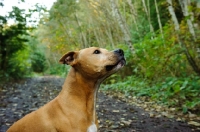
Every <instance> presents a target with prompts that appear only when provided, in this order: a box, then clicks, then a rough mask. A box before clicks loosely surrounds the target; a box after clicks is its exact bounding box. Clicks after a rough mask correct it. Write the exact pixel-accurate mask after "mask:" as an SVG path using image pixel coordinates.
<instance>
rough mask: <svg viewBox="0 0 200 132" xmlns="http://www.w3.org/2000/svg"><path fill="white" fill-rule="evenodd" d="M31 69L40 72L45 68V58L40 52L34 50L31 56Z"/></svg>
mask: <svg viewBox="0 0 200 132" xmlns="http://www.w3.org/2000/svg"><path fill="white" fill-rule="evenodd" d="M31 59H32V60H31V64H32V69H33V71H34V72H37V73H41V72H44V71H45V69H46V58H45V56H44V55H43V54H42V53H39V52H35V53H34V54H33V55H32V58H31Z"/></svg>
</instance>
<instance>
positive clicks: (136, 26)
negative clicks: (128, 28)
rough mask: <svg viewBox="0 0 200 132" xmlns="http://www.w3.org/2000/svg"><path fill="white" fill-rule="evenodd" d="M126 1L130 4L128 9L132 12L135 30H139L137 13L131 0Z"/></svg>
mask: <svg viewBox="0 0 200 132" xmlns="http://www.w3.org/2000/svg"><path fill="white" fill-rule="evenodd" d="M127 2H128V4H129V6H130V11H131V14H132V18H133V22H134V24H135V28H136V31H139V29H138V25H137V13H136V11H135V8H134V6H133V4H132V3H131V0H127Z"/></svg>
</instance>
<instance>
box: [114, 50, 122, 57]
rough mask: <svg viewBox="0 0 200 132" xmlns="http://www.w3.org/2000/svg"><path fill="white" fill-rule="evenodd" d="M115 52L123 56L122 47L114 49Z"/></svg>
mask: <svg viewBox="0 0 200 132" xmlns="http://www.w3.org/2000/svg"><path fill="white" fill-rule="evenodd" d="M114 52H115V53H117V54H119V55H120V56H124V51H123V50H122V49H116V50H114Z"/></svg>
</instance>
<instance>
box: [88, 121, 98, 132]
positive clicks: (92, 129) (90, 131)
mask: <svg viewBox="0 0 200 132" xmlns="http://www.w3.org/2000/svg"><path fill="white" fill-rule="evenodd" d="M87 132H97V126H96V125H95V124H94V123H92V125H91V126H89V127H88V130H87Z"/></svg>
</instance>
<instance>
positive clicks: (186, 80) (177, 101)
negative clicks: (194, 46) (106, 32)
mask: <svg viewBox="0 0 200 132" xmlns="http://www.w3.org/2000/svg"><path fill="white" fill-rule="evenodd" d="M102 90H112V91H118V92H122V93H123V94H125V96H148V97H150V98H151V99H152V100H154V101H156V102H158V103H162V104H165V105H167V106H169V107H177V108H179V109H180V110H182V111H183V112H184V113H187V112H188V111H195V112H197V113H198V110H199V109H200V100H199V98H200V77H197V76H190V77H181V78H177V77H167V78H164V79H160V80H157V81H155V82H153V81H150V80H147V79H142V78H138V77H136V76H128V77H126V78H125V79H124V80H123V81H114V79H112V77H111V79H110V80H109V82H106V84H104V85H103V86H102ZM198 114H200V113H198Z"/></svg>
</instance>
